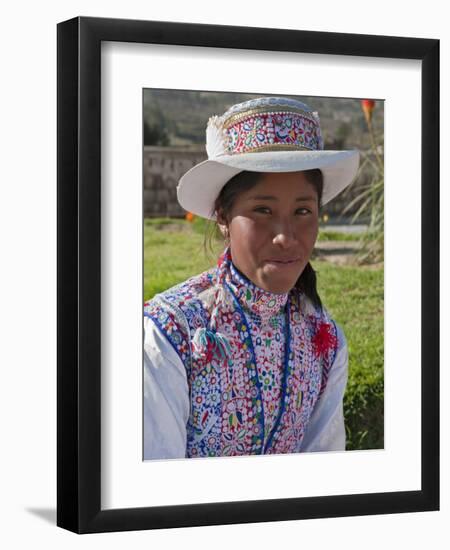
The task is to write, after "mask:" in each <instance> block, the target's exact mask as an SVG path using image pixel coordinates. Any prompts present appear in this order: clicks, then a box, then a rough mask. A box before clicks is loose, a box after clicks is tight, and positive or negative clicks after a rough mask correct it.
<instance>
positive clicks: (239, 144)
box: [227, 110, 323, 154]
mask: <svg viewBox="0 0 450 550" xmlns="http://www.w3.org/2000/svg"><path fill="white" fill-rule="evenodd" d="M227 135H228V154H239V153H247V152H251V151H255V150H258V149H261V148H262V147H273V145H279V146H284V147H286V146H287V147H290V148H304V149H310V150H312V151H316V150H318V149H322V148H323V142H322V137H321V134H320V128H319V125H318V122H317V120H316V119H314V118H313V117H312V116H308V115H307V114H300V113H295V112H288V111H282V110H280V111H278V112H277V111H274V112H271V113H254V114H251V115H249V116H247V117H246V118H244V119H238V120H237V121H236V122H234V123H233V124H232V125H231V126H229V127H228V128H227Z"/></svg>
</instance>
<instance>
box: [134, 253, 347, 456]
mask: <svg viewBox="0 0 450 550" xmlns="http://www.w3.org/2000/svg"><path fill="white" fill-rule="evenodd" d="M218 268H222V271H223V273H224V279H223V287H224V289H225V293H226V297H227V299H226V300H225V301H224V303H221V307H220V308H219V310H218V314H217V319H216V327H215V328H216V330H217V332H215V331H213V332H211V331H210V329H209V328H208V327H209V323H210V320H211V315H210V311H211V309H212V308H214V305H215V302H214V300H215V299H216V298H217V293H216V291H215V287H214V285H215V279H214V276H213V272H212V271H208V272H205V273H202V274H200V275H198V276H196V277H192V278H191V279H189V280H188V281H186V282H184V283H182V284H181V285H177V286H176V287H173V288H172V289H169V290H168V291H166V292H164V293H162V294H161V295H157V296H156V297H155V298H154V299H153V300H151V301H149V302H147V303H146V304H145V307H144V314H145V315H147V316H149V317H150V318H151V319H153V320H154V322H155V323H156V324H157V325H158V327H159V328H160V329H161V330H162V331H163V333H164V334H165V335H166V336H167V338H168V339H169V341H170V342H171V344H172V346H173V347H174V349H175V350H176V351H177V353H178V355H179V356H180V358H181V360H182V361H183V363H184V364H185V366H186V372H187V376H188V382H189V387H190V398H191V414H190V417H189V421H188V424H187V436H188V437H187V450H186V454H187V456H190V457H196V456H232V455H242V454H262V453H290V452H298V450H299V449H300V445H301V441H302V438H303V434H304V431H305V428H306V426H307V424H308V421H309V417H310V415H311V414H312V411H313V409H314V406H315V404H316V402H317V400H318V398H319V397H320V394H321V393H323V390H324V388H325V385H326V382H327V379H328V372H329V369H330V368H331V365H332V364H333V361H334V357H335V354H336V348H337V336H336V327H335V325H334V323H333V322H332V320H331V319H329V317H328V315H327V314H326V312H325V310H324V311H315V310H313V308H311V304H310V303H309V302H306V298H305V297H304V296H303V295H301V294H298V291H296V290H295V289H294V290H292V291H291V292H290V293H286V294H272V293H270V292H267V291H265V290H263V289H260V288H258V287H256V286H255V285H254V284H253V283H252V282H251V281H249V280H248V279H247V278H246V277H245V276H244V275H243V274H242V273H240V272H239V271H238V270H237V269H236V268H235V266H234V265H233V263H232V262H231V258H230V256H229V255H228V256H227V255H226V254H223V255H222V256H221V258H220V259H219V262H218ZM211 297H212V298H211ZM307 303H308V304H309V307H306V304H307ZM312 311H313V312H312ZM198 329H201V332H198ZM202 331H203V332H202ZM194 334H196V335H200V336H199V337H198V338H199V341H196V340H195V338H193V335H194ZM214 335H216V336H217V335H220V337H221V338H223V341H224V342H225V340H226V345H225V344H224V347H223V348H221V353H215V352H214V349H215V345H216V344H215V342H216V341H215V336H214ZM200 340H201V341H200ZM224 350H227V351H226V352H224ZM216 351H217V350H216Z"/></svg>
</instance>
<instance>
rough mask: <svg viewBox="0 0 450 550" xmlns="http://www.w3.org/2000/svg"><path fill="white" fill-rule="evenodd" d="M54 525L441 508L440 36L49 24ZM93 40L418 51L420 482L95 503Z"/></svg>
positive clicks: (96, 103)
mask: <svg viewBox="0 0 450 550" xmlns="http://www.w3.org/2000/svg"><path fill="white" fill-rule="evenodd" d="M57 40H58V60H57V70H58V79H57V86H58V89H57V93H58V105H57V114H58V125H57V145H58V170H57V179H58V182H57V208H58V215H57V230H58V238H57V253H58V260H57V284H58V287H57V303H58V306H57V345H58V349H57V361H58V372H57V392H58V395H57V437H58V444H57V525H58V526H60V527H63V528H65V529H68V530H71V531H74V532H76V533H94V532H108V531H125V530H138V529H160V528H170V527H186V526H200V525H220V524H232V523H249V522H266V521H280V520H294V519H309V518H326V517H340V516H353V515H368V514H391V513H400V512H419V511H431V510H438V509H439V40H436V39H418V38H403V37H391V36H371V35H357V34H336V33H326V32H310V31H300V30H284V29H268V28H249V27H237V26H232V27H231V26H220V25H206V24H190V23H189V24H185V23H174V22H162V21H135V20H121V19H103V18H90V17H77V18H74V19H71V20H68V21H65V22H62V23H60V24H58V28H57ZM102 41H113V42H134V43H152V44H162V45H187V46H204V47H208V48H238V49H249V50H269V51H277V52H281V51H284V52H304V53H315V54H336V55H349V56H365V57H382V58H396V59H416V60H421V63H422V65H421V66H422V70H421V92H422V105H421V109H422V112H421V120H422V126H421V131H422V146H421V147H422V159H421V160H422V174H421V178H422V180H421V181H422V183H421V189H422V191H421V200H422V217H421V223H422V242H421V253H422V271H421V275H422V287H421V292H422V294H421V298H420V299H421V306H422V319H421V344H422V347H421V349H422V357H421V392H422V395H421V397H422V400H421V419H422V426H421V481H422V482H421V487H422V489H421V490H420V491H404V492H387V493H370V494H345V495H338V496H320V497H307V498H283V499H271V500H255V501H245V502H242V501H239V502H215V503H208V504H189V505H173V506H157V507H146V508H124V509H108V510H102V509H101V499H100V496H101V461H100V459H101V415H100V411H101V409H100V404H101V398H100V396H101V369H100V341H101V315H100V308H101V299H100V296H101V270H100V267H101V255H100V251H101V231H100V221H101V220H100V212H101V208H100V206H101V186H100V181H101V180H100V175H101V169H100V167H101V149H100V128H101V117H100V112H101V90H100V74H101V57H100V48H101V43H102Z"/></svg>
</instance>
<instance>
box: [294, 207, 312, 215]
mask: <svg viewBox="0 0 450 550" xmlns="http://www.w3.org/2000/svg"><path fill="white" fill-rule="evenodd" d="M296 212H297V213H298V214H301V215H302V216H306V215H307V214H311V210H309V208H297V210H296Z"/></svg>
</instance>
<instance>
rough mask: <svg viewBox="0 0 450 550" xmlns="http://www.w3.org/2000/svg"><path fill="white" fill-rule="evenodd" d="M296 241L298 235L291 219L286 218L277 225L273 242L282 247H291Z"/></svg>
mask: <svg viewBox="0 0 450 550" xmlns="http://www.w3.org/2000/svg"><path fill="white" fill-rule="evenodd" d="M296 243H297V237H296V234H295V231H294V228H293V227H292V224H291V223H290V222H289V220H284V221H282V222H280V223H278V224H277V225H276V226H275V228H274V237H273V244H275V245H278V246H280V247H281V248H290V247H291V246H293V245H294V244H296Z"/></svg>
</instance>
